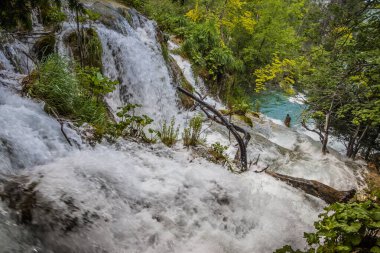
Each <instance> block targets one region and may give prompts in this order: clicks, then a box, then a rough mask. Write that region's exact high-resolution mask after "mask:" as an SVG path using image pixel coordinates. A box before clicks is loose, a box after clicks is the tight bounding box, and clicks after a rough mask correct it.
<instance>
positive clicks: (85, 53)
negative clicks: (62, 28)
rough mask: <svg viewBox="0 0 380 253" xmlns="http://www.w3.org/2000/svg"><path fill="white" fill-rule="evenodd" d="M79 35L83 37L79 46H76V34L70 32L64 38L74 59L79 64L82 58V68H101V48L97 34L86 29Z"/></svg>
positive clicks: (93, 30) (91, 29)
mask: <svg viewBox="0 0 380 253" xmlns="http://www.w3.org/2000/svg"><path fill="white" fill-rule="evenodd" d="M80 34H82V35H83V38H82V39H81V40H82V43H81V44H78V36H77V32H72V33H71V34H70V35H69V36H68V37H67V38H66V43H68V45H69V46H70V48H71V50H72V52H73V56H74V59H75V60H76V61H78V62H80V61H81V57H82V58H83V59H82V60H83V66H90V67H97V68H101V67H102V53H103V48H102V43H101V41H100V39H99V36H98V33H97V32H96V30H95V29H94V28H86V29H84V31H83V32H80Z"/></svg>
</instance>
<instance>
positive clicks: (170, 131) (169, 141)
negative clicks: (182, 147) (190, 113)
mask: <svg viewBox="0 0 380 253" xmlns="http://www.w3.org/2000/svg"><path fill="white" fill-rule="evenodd" d="M178 132H179V127H178V126H177V128H176V127H175V118H174V117H173V118H172V119H171V121H170V125H169V124H167V122H166V121H164V123H163V125H162V128H161V130H160V131H157V135H158V137H159V138H160V140H161V141H162V143H164V144H165V145H166V146H168V147H172V146H173V145H174V144H175V143H176V142H177V138H178Z"/></svg>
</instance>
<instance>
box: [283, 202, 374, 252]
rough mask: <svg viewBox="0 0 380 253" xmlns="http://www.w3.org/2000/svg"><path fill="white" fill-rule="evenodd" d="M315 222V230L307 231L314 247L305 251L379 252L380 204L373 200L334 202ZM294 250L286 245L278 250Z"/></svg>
mask: <svg viewBox="0 0 380 253" xmlns="http://www.w3.org/2000/svg"><path fill="white" fill-rule="evenodd" d="M319 217H320V218H321V220H319V221H317V222H315V224H314V226H315V229H316V230H317V231H316V232H315V233H305V235H304V237H305V238H306V240H307V243H308V244H309V245H310V246H312V248H310V249H309V250H307V251H306V252H379V251H380V238H379V237H378V232H379V231H380V206H379V205H377V204H375V203H372V202H371V201H367V202H363V203H348V204H342V203H335V204H332V205H330V206H328V207H326V208H325V212H324V213H322V214H320V215H319ZM276 252H277V253H281V252H300V253H302V252H303V251H300V250H297V251H294V250H293V249H292V248H291V247H290V246H285V247H283V248H282V249H279V250H277V251H276Z"/></svg>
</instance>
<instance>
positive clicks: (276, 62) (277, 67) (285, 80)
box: [254, 55, 296, 94]
mask: <svg viewBox="0 0 380 253" xmlns="http://www.w3.org/2000/svg"><path fill="white" fill-rule="evenodd" d="M295 66H296V62H295V61H294V60H290V59H283V60H280V59H279V57H278V56H277V55H275V56H274V57H273V60H272V62H271V63H270V64H268V65H266V66H264V67H263V68H260V69H256V70H255V72H254V74H255V76H256V87H255V90H256V92H260V91H262V90H265V89H266V88H265V85H266V84H267V83H268V82H275V83H278V84H279V85H280V87H281V88H283V89H284V90H285V91H286V92H287V93H290V94H294V90H293V87H292V85H293V84H294V83H295V77H294V68H295Z"/></svg>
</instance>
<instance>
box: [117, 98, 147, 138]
mask: <svg viewBox="0 0 380 253" xmlns="http://www.w3.org/2000/svg"><path fill="white" fill-rule="evenodd" d="M138 107H141V105H139V104H127V105H126V106H124V107H122V108H121V110H120V111H119V112H118V113H117V114H116V115H117V116H118V117H120V118H121V120H120V122H118V123H117V124H116V135H117V136H131V137H135V138H141V139H143V140H147V141H148V140H149V138H147V137H146V135H145V132H144V128H145V127H146V126H147V125H149V124H151V123H152V122H153V119H151V118H149V117H148V116H147V115H142V116H136V115H135V109H136V108H138Z"/></svg>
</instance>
